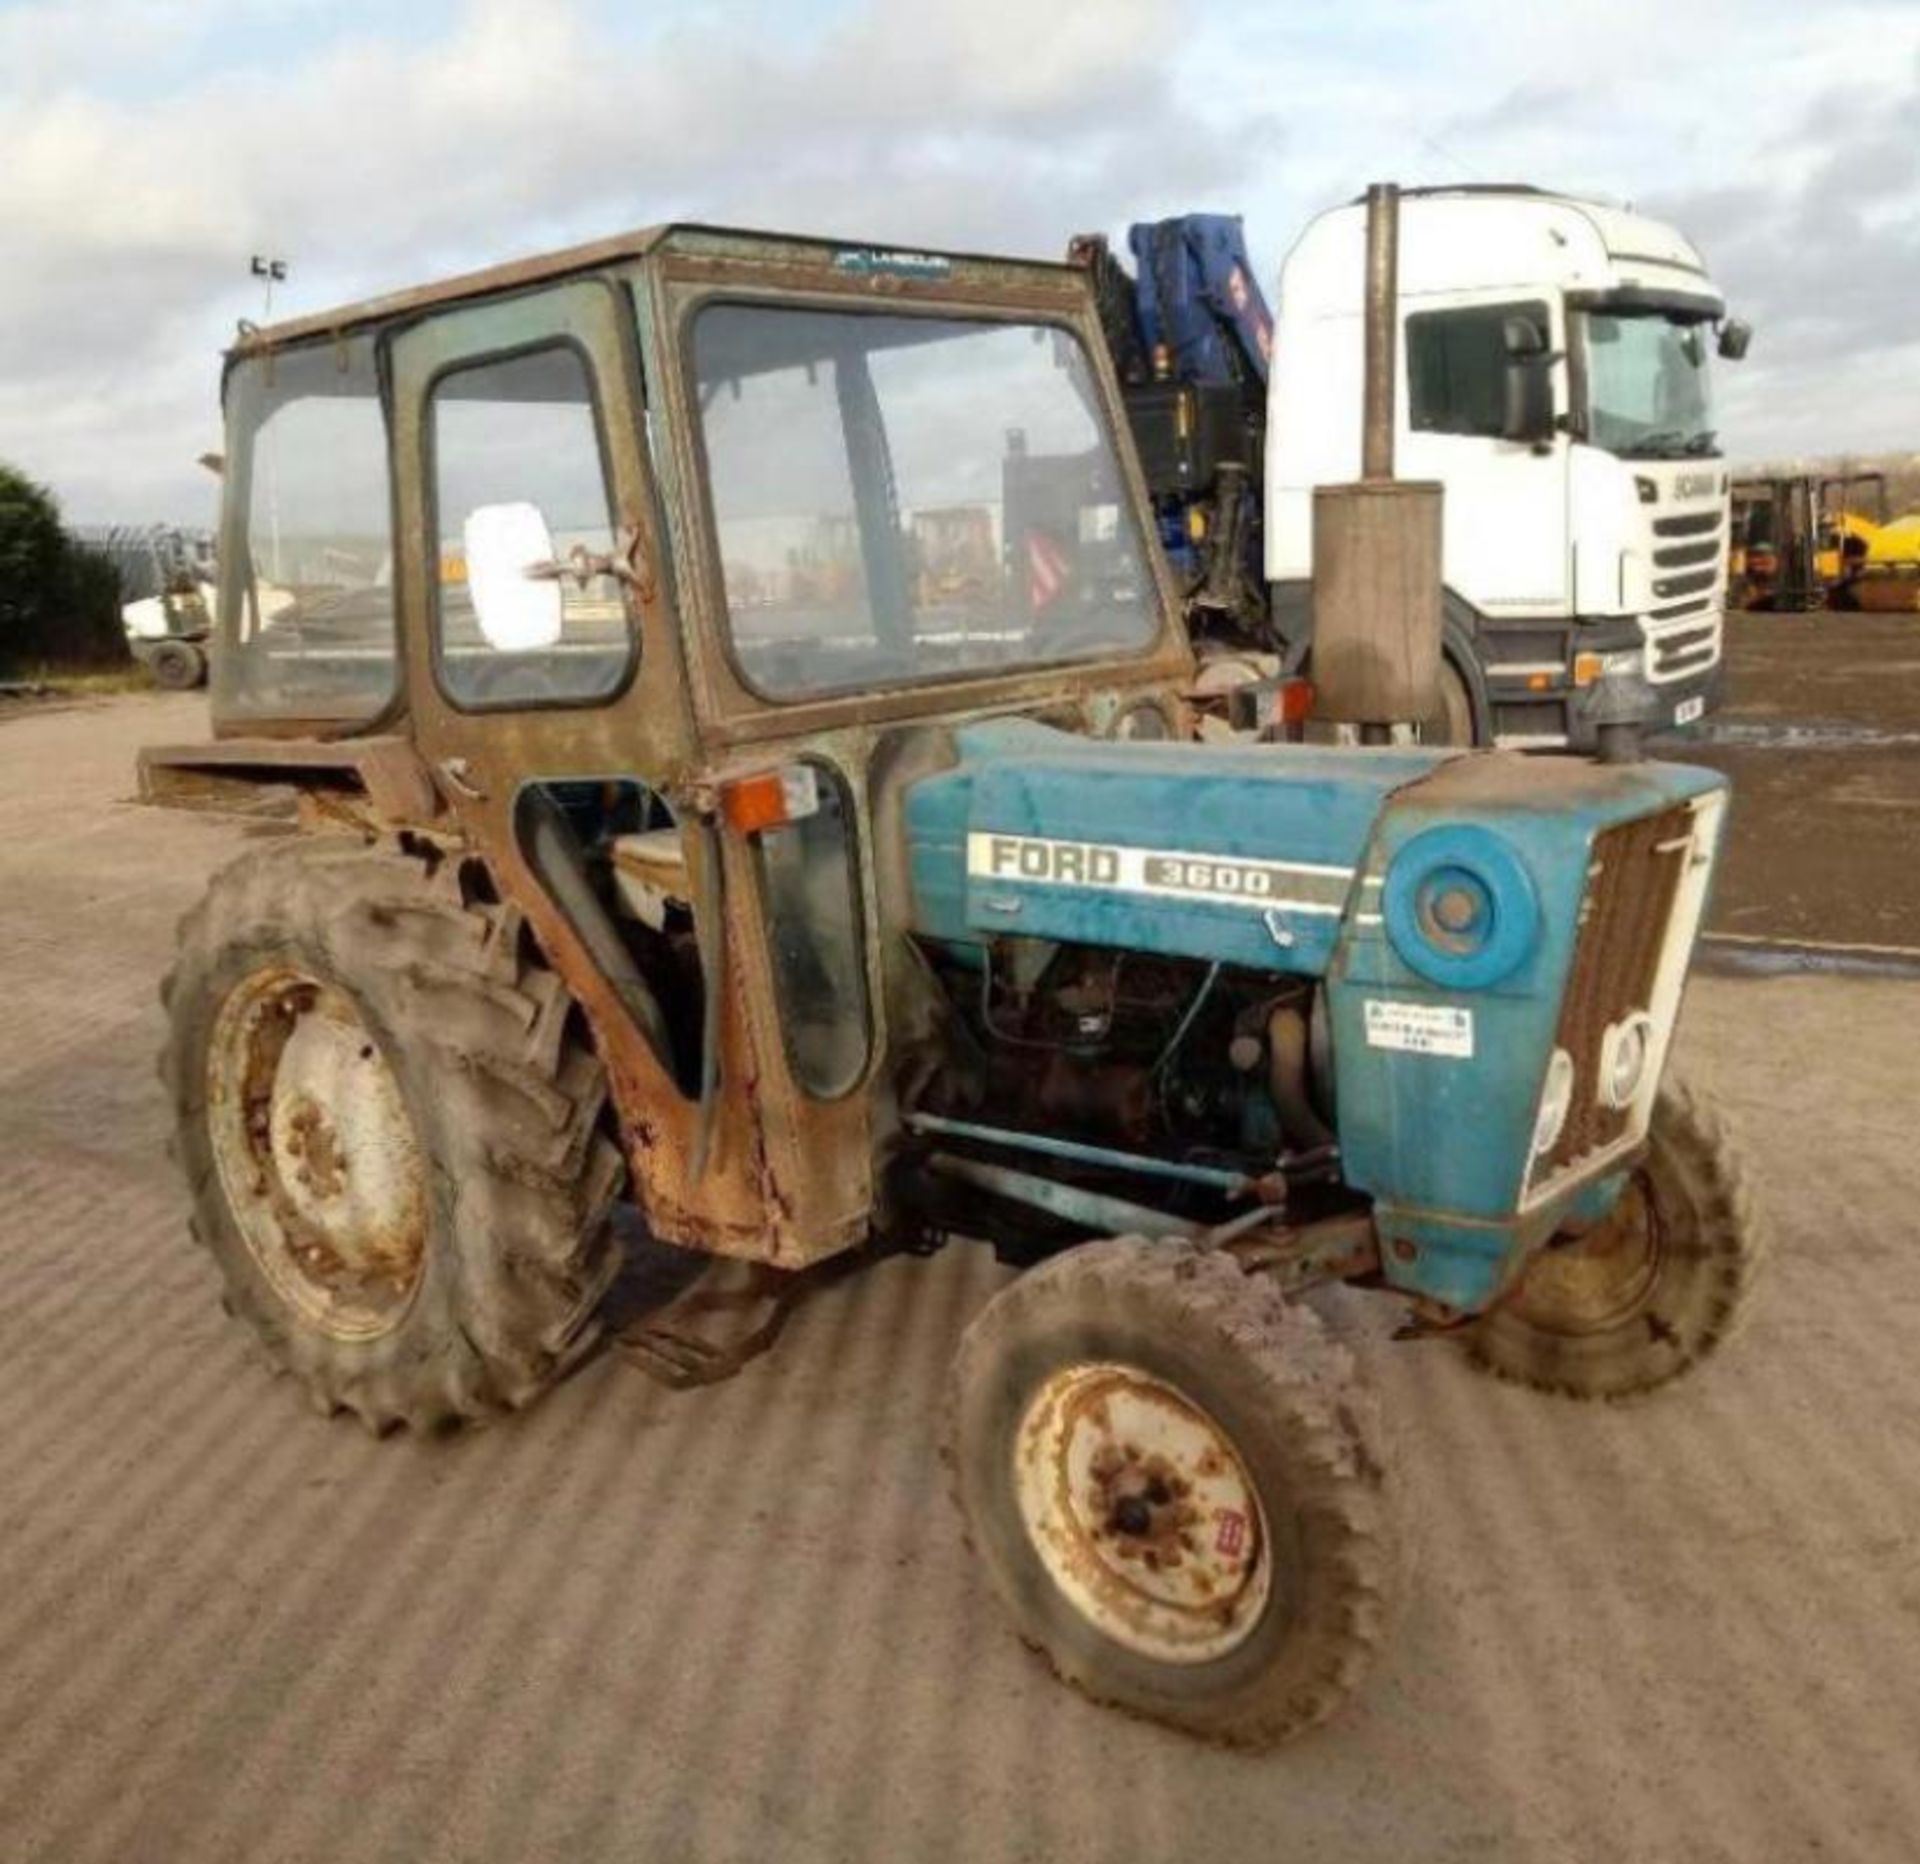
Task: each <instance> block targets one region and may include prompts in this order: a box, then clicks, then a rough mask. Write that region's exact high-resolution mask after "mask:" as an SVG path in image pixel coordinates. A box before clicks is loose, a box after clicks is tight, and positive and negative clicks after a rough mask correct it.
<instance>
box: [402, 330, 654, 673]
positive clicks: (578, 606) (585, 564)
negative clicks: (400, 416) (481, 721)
mask: <svg viewBox="0 0 1920 1864" xmlns="http://www.w3.org/2000/svg"><path fill="white" fill-rule="evenodd" d="M427 413H428V424H429V433H430V436H431V449H432V461H433V510H434V528H435V532H436V534H437V541H438V548H439V573H438V575H437V576H436V577H435V579H434V588H435V591H436V606H437V611H438V612H437V616H436V623H437V627H436V633H435V655H436V668H437V672H438V677H439V680H440V684H441V687H442V688H443V689H444V691H445V692H446V694H447V697H448V698H450V699H451V700H452V701H453V702H454V703H455V704H456V705H459V706H462V707H466V708H468V709H482V708H485V707H489V706H537V705H581V704H587V703H591V702H593V701H596V700H602V699H605V698H607V697H609V696H610V695H611V694H612V693H613V692H614V691H615V690H616V689H617V688H618V687H619V686H621V685H622V684H623V683H624V681H625V679H626V676H627V673H628V670H629V667H630V665H631V662H632V657H633V630H632V627H631V623H630V620H629V616H628V610H627V602H626V596H625V592H624V590H623V588H622V586H621V584H620V582H619V581H618V580H617V579H616V577H615V576H614V574H613V573H612V572H613V569H614V567H615V566H616V564H617V561H618V558H617V545H616V543H615V540H614V532H615V528H616V520H615V516H614V512H613V508H612V504H611V500H610V497H609V494H608V489H607V469H606V459H605V453H604V449H603V447H602V443H601V435H600V423H599V417H598V414H597V411H596V409H595V405H594V397H593V379H592V375H591V372H590V370H589V368H588V365H587V359H586V357H585V356H584V355H582V354H581V352H580V351H579V350H578V349H576V348H574V347H573V346H572V345H571V344H567V343H552V344H547V345H544V346H542V347H540V348H536V349H530V350H524V351H521V352H519V353H518V354H516V355H512V356H508V357H503V358H494V359H491V360H488V361H483V362H477V363H472V364H468V365H464V366H462V367H460V368H456V369H451V370H449V371H447V372H446V373H445V374H443V375H441V376H439V377H438V378H437V379H436V380H435V382H434V384H433V386H432V389H431V391H430V395H429V401H428V410H427Z"/></svg>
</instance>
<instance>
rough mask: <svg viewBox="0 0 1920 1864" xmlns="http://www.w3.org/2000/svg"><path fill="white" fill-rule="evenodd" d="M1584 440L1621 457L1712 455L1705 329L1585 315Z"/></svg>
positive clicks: (1654, 316)
mask: <svg viewBox="0 0 1920 1864" xmlns="http://www.w3.org/2000/svg"><path fill="white" fill-rule="evenodd" d="M1583 322H1584V325H1585V333H1586V357H1585V360H1586V377H1587V411H1586V412H1587V437H1588V439H1590V440H1591V441H1592V442H1593V444H1594V445H1595V446H1597V447H1604V448H1605V449H1606V450H1607V451H1608V452H1609V453H1617V454H1619V455H1621V456H1622V457H1623V458H1627V459H1678V458H1682V457H1685V456H1697V457H1704V456H1706V455H1710V454H1714V453H1717V451H1718V445H1717V436H1716V433H1715V430H1714V424H1713V421H1714V416H1713V378H1712V375H1711V373H1710V367H1709V362H1708V357H1709V355H1710V353H1711V351H1712V347H1713V346H1712V343H1711V341H1710V331H1709V326H1708V325H1707V324H1706V323H1704V322H1702V321H1701V320H1699V319H1697V318H1693V319H1681V318H1677V317H1671V316H1665V315H1662V314H1660V313H1659V312H1652V311H1648V312H1634V313H1616V312H1609V311H1598V310H1595V311H1589V312H1588V313H1587V314H1586V315H1585V318H1584V319H1583Z"/></svg>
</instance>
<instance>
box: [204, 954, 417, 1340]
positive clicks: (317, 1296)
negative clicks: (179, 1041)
mask: <svg viewBox="0 0 1920 1864" xmlns="http://www.w3.org/2000/svg"><path fill="white" fill-rule="evenodd" d="M207 1073H208V1082H207V1087H208V1096H207V1098H208V1118H209V1123H210V1127H211V1132H212V1138H213V1151H214V1158H215V1162H216V1164H217V1166H218V1168H219V1172H220V1177H221V1182H222V1187H223V1189H224V1190H225V1192H226V1196H227V1202H228V1205H229V1207H230V1208H231V1209H232V1211H233V1214H234V1217H235V1220H236V1222H237V1223H238V1224H239V1227H240V1230H241V1233H242V1235H243V1237H244V1238H245V1240H246V1243H247V1247H248V1249H249V1251H250V1252H251V1253H252V1255H253V1258H254V1260H255V1261H256V1262H257V1263H258V1264H259V1266H260V1268H261V1270H262V1272H263V1273H264V1274H265V1275H266V1277H267V1279H268V1280H269V1281H270V1282H271V1283H272V1284H273V1286H274V1288H275V1290H276V1291H277V1292H278V1293H279V1294H280V1295H281V1296H282V1297H283V1298H284V1299H285V1300H286V1301H288V1302H289V1303H290V1304H291V1305H292V1306H294V1307H295V1308H297V1309H298V1310H299V1311H300V1313H301V1315H302V1316H303V1318H305V1319H306V1320H307V1321H309V1322H310V1323H311V1324H313V1325H314V1326H317V1327H319V1328H320V1329H322V1330H323V1331H325V1332H327V1333H329V1334H332V1335H333V1336H334V1337H336V1338H339V1339H368V1338H373V1337H375V1336H377V1335H379V1334H382V1333H386V1332H389V1331H390V1330H391V1329H392V1328H393V1327H395V1326H396V1325H398V1324H399V1321H400V1318H401V1316H402V1315H403V1314H404V1313H405V1312H406V1310H407V1308H408V1306H409V1305H410V1304H411V1302H412V1299H413V1296H414V1293H415V1291H416V1290H417V1288H418V1286H419V1281H420V1275H421V1271H422V1269H423V1267H424V1265H425V1260H426V1239H427V1229H428V1200H427V1174H426V1168H425V1163H424V1161H423V1159H422V1156H421V1152H420V1147H419V1143H418V1141H417V1140H416V1138H415V1136H414V1131H413V1122H412V1120H411V1118H410V1117H409V1115H408V1113H407V1108H406V1103H405V1100H404V1098H403V1097H402V1095H401V1092H400V1083H399V1081H398V1080H397V1079H396V1078H395V1076H394V1073H393V1070H392V1068H391V1066H390V1065H389V1064H388V1062H387V1059H386V1057H385V1055H384V1054H382V1053H381V1050H380V1047H379V1044H378V1043H377V1042H376V1041H375V1040H374V1038H373V1036H372V1034H371V1033H370V1032H369V1030H368V1029H367V1027H366V1025H365V1023H364V1022H363V1021H362V1020H361V1018H360V1014H359V1012H358V1010H357V1009H356V1008H355V1006H354V1004H353V1002H352V1001H351V999H350V998H349V997H348V996H347V995H346V993H345V992H344V991H341V990H339V989H337V988H334V987H332V986H329V985H326V984H322V983H320V982H319V981H318V980H316V979H314V978H311V977H307V976H304V975H302V974H300V973H298V972H295V971H291V970H272V971H266V972H259V973H256V974H255V975H254V976H253V977H250V978H248V979H247V980H246V982H244V983H243V984H242V985H241V986H240V988H239V989H238V990H236V991H235V992H234V993H233V994H232V996H230V997H229V998H228V999H227V1001H226V1003H225V1004H224V1005H223V1006H222V1008H221V1011H220V1015H219V1017H218V1019H217V1021H216V1024H215V1028H214V1036H213V1041H212V1044H211V1045H210V1047H209V1050H208V1056H207Z"/></svg>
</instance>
